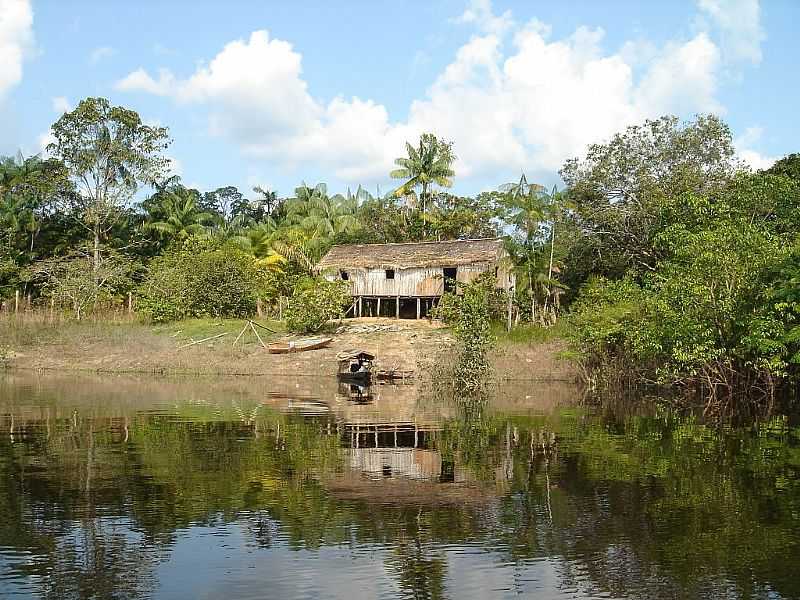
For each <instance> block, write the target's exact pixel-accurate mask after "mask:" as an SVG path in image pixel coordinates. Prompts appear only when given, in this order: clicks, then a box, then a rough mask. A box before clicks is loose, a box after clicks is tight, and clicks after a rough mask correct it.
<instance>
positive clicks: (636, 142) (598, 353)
mask: <svg viewBox="0 0 800 600" xmlns="http://www.w3.org/2000/svg"><path fill="white" fill-rule="evenodd" d="M51 132H52V136H53V142H52V143H51V144H50V145H49V146H48V147H47V150H46V152H45V153H44V154H43V155H41V156H29V157H25V156H22V155H19V154H18V155H17V156H13V157H5V158H2V159H0V300H1V301H2V309H3V313H4V315H5V316H4V317H3V318H13V315H14V314H16V313H17V312H19V311H21V310H23V311H24V310H36V309H37V308H38V309H40V310H43V311H47V310H49V311H51V312H52V311H54V310H55V311H59V312H60V313H62V314H65V315H69V318H74V319H82V318H85V317H86V316H88V315H93V316H94V317H96V318H101V317H102V315H104V314H109V312H114V311H118V312H121V311H126V310H135V311H136V313H137V317H138V318H142V319H144V320H147V321H153V322H164V321H173V320H179V319H182V318H186V317H196V316H213V317H243V316H249V315H253V314H255V313H256V311H266V312H267V313H270V314H277V312H276V311H277V310H278V304H279V302H282V299H285V298H290V299H291V298H294V299H296V302H293V303H291V304H290V305H291V306H292V307H293V308H292V310H293V311H294V313H292V310H290V311H289V313H288V314H286V315H285V317H286V318H287V320H291V322H292V323H293V324H294V328H297V329H299V330H302V329H305V328H307V327H306V326H307V325H308V323H309V322H313V321H318V320H319V318H320V315H319V314H317V315H309V314H307V313H308V312H309V311H312V310H314V309H316V310H317V311H318V312H319V310H322V311H323V312H322V314H321V317H328V316H336V315H338V314H341V311H342V310H343V308H344V306H343V304H344V302H345V294H344V293H343V291H342V290H341V288H338V287H337V286H336V285H335V284H328V283H326V282H324V281H322V280H321V279H320V278H319V276H318V274H316V273H315V271H314V265H315V264H316V262H317V261H318V260H319V259H320V258H321V257H322V256H323V255H324V253H325V252H326V251H327V250H328V249H329V248H330V247H331V246H332V245H333V244H344V243H388V242H405V241H423V240H446V239H470V238H484V237H495V236H500V237H503V238H504V239H505V243H506V246H507V249H508V252H509V255H510V257H511V260H512V262H513V268H514V271H515V273H516V280H517V286H516V289H515V290H514V291H513V297H512V298H511V301H512V305H513V324H516V325H526V326H534V327H552V326H554V325H555V324H556V323H557V322H558V325H559V328H563V331H564V332H565V333H564V335H565V336H566V337H567V338H568V339H569V343H570V351H569V354H570V357H571V358H572V359H573V360H575V361H576V362H577V363H578V364H579V365H580V367H581V370H582V373H583V375H584V378H585V379H586V381H587V382H589V383H590V384H591V385H592V386H594V387H596V388H598V389H599V388H609V389H611V388H613V389H620V388H626V387H629V386H640V385H666V386H670V387H672V388H674V389H675V390H676V391H678V392H680V393H681V394H682V395H687V396H692V395H698V394H699V395H702V396H705V397H708V398H713V399H714V400H715V401H717V402H718V403H721V404H722V405H726V404H735V403H737V402H739V401H740V400H741V399H743V398H744V399H748V401H751V400H752V399H757V401H758V402H762V403H763V402H767V403H769V402H772V401H774V400H775V399H776V398H777V397H779V396H790V395H792V394H793V393H796V391H797V382H798V379H799V378H800V369H799V368H798V367H799V365H800V155H798V154H790V155H788V156H786V157H784V158H782V159H780V160H778V161H777V162H776V163H775V164H774V165H773V166H772V167H771V168H769V169H768V170H766V171H758V172H753V171H752V170H751V169H749V168H748V167H747V166H746V165H745V164H744V163H742V162H741V161H740V160H739V159H738V158H737V156H736V153H735V149H734V145H733V141H732V134H731V131H730V129H729V127H728V126H727V125H726V124H725V123H724V122H723V121H721V120H720V119H719V118H718V117H716V116H714V115H698V116H697V117H695V118H694V119H692V120H690V121H687V122H684V121H681V120H680V119H678V118H677V117H674V116H664V117H661V118H659V119H655V120H648V121H645V122H644V123H642V124H640V125H635V126H631V127H628V128H627V129H625V130H624V131H621V132H619V133H618V134H616V135H615V136H613V137H612V138H611V139H610V140H607V141H606V142H604V143H598V144H594V145H592V146H590V147H588V148H587V149H586V152H585V155H583V156H579V157H575V158H572V159H570V160H568V161H566V163H565V164H564V165H563V167H562V169H561V170H560V171H559V173H558V175H559V176H560V179H561V181H563V184H564V185H563V187H562V188H561V189H558V188H555V187H554V188H552V189H549V188H548V187H546V186H543V185H540V184H537V183H535V182H532V181H529V180H528V178H527V177H526V176H525V175H524V174H521V176H520V178H519V180H517V181H513V182H498V185H497V188H496V189H494V190H490V191H484V192H481V193H479V194H477V195H475V196H459V195H455V194H452V193H450V192H449V191H448V190H449V189H450V188H452V186H453V184H454V179H455V177H456V176H457V173H456V172H455V170H454V167H455V165H456V164H457V162H456V157H457V148H455V147H454V145H453V144H452V143H451V142H449V141H447V140H443V139H440V138H438V137H437V136H436V135H434V134H432V133H426V134H423V135H422V136H421V137H420V139H419V140H410V141H409V142H408V143H407V144H406V149H405V156H402V157H398V158H397V160H396V161H395V162H396V168H395V170H393V171H391V173H389V175H390V176H391V178H392V179H395V180H397V187H396V189H392V190H390V191H388V193H385V194H383V195H381V194H380V193H379V192H378V191H377V190H376V192H375V193H374V194H373V193H372V192H370V191H368V190H366V189H364V188H363V187H360V186H359V187H358V188H356V189H355V190H352V189H347V190H343V191H340V192H337V193H332V192H331V191H329V190H328V188H327V186H326V185H325V184H324V183H305V182H303V183H300V184H299V185H298V187H296V188H295V189H294V190H292V191H291V192H289V193H286V194H279V193H278V191H276V190H268V189H263V188H261V187H256V188H254V189H252V190H245V191H242V190H239V189H237V188H236V187H235V186H224V187H220V188H217V189H214V190H196V189H191V188H188V187H186V186H185V185H183V183H182V182H181V180H180V178H179V177H178V176H176V175H174V174H173V173H172V171H171V164H170V160H169V159H168V158H167V156H166V151H167V149H168V148H169V145H170V143H171V138H170V134H169V131H168V130H167V128H164V127H156V126H150V125H147V124H145V123H144V122H143V121H142V119H141V118H140V116H139V115H138V114H137V113H136V112H135V111H133V110H130V109H128V108H125V107H120V106H113V105H112V104H111V103H110V102H109V101H108V100H106V99H103V98H87V99H84V100H83V101H81V102H80V103H79V104H78V106H77V107H76V108H75V109H74V110H72V111H71V112H67V113H64V114H63V115H62V116H61V117H60V118H59V119H58V120H57V121H56V122H55V123H54V124H53V125H52V127H51ZM554 175H555V174H554ZM486 297H487V298H491V294H487V295H486ZM505 305H506V303H505V302H502V301H498V302H488V301H487V314H488V315H489V316H490V318H494V319H497V320H499V321H504V320H505V315H504V312H505ZM494 307H497V308H494Z"/></svg>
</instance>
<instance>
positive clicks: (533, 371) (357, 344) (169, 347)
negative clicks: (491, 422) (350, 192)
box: [8, 318, 576, 381]
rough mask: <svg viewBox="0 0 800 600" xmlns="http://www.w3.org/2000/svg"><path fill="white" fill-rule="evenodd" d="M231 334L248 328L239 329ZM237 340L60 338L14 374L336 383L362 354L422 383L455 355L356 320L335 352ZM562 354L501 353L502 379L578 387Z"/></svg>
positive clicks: (16, 362)
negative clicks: (340, 369) (341, 357)
mask: <svg viewBox="0 0 800 600" xmlns="http://www.w3.org/2000/svg"><path fill="white" fill-rule="evenodd" d="M231 327H233V328H234V329H237V328H240V326H238V325H237V324H234V325H232V326H231ZM375 329H378V330H377V331H375ZM235 337H236V335H235V333H234V332H233V331H231V332H230V334H229V335H227V336H225V337H223V338H220V339H217V340H211V341H209V342H207V343H203V344H197V345H195V346H190V347H188V348H179V347H178V346H180V345H181V344H182V343H184V342H185V340H181V339H180V338H179V337H173V336H171V335H168V334H167V333H160V334H157V333H154V332H153V331H152V330H150V329H147V328H145V327H142V328H141V329H140V331H138V332H137V334H136V335H129V336H125V335H116V336H113V337H111V338H110V337H108V336H103V335H98V336H91V335H85V336H81V338H80V339H58V338H56V339H53V340H48V341H47V342H46V343H30V344H26V345H25V346H24V347H21V348H19V349H15V351H14V352H13V353H12V354H11V356H10V359H9V360H8V366H9V367H11V368H24V369H36V370H84V371H94V372H115V373H164V374H180V373H184V374H192V373H196V374H220V375H223V374H227V375H234V374H235V375H292V376H318V375H319V376H329V375H334V374H335V373H336V371H337V361H336V355H337V353H339V352H340V351H342V350H345V349H352V348H362V349H364V350H367V351H369V352H372V353H374V354H375V355H376V356H377V357H378V360H377V363H378V364H377V366H378V367H379V368H386V369H397V370H404V371H415V372H416V373H417V374H418V375H420V374H423V373H426V372H429V371H430V369H431V367H432V366H434V365H435V364H437V363H439V362H441V361H442V360H446V359H447V357H448V356H452V355H453V351H454V341H453V338H452V337H451V336H450V334H449V333H448V331H447V330H446V329H445V328H443V327H442V326H441V325H438V324H436V323H431V322H429V321H427V320H421V321H407V320H400V321H396V320H393V319H382V318H363V319H351V320H348V321H347V322H346V327H345V328H344V330H342V331H340V332H339V333H336V334H333V338H334V339H333V341H332V343H331V344H330V346H329V347H327V348H323V349H319V350H312V351H307V352H299V353H293V354H269V353H267V352H266V351H265V350H264V349H263V348H261V347H260V345H259V344H258V343H257V342H256V341H255V339H253V340H249V341H248V343H246V344H244V345H243V344H237V346H236V347H234V346H233V340H234V338H235ZM253 337H254V336H253ZM279 339H290V336H281V337H278V338H275V337H273V338H272V339H271V340H270V341H276V340H279ZM561 350H562V347H561V345H560V344H559V343H547V344H538V345H528V344H508V345H501V346H499V347H498V348H496V349H494V350H493V351H492V355H491V360H492V362H493V365H494V367H495V377H496V378H497V379H512V380H540V381H542V380H544V381H547V380H549V381H574V380H575V378H576V373H575V371H574V368H573V367H572V366H571V365H570V363H569V362H568V361H563V360H559V359H558V353H559V352H560V351H561Z"/></svg>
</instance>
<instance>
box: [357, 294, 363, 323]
mask: <svg viewBox="0 0 800 600" xmlns="http://www.w3.org/2000/svg"><path fill="white" fill-rule="evenodd" d="M361 305H362V302H361V296H359V297H358V316H359V318H361V308H362V306H361Z"/></svg>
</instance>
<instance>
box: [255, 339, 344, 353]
mask: <svg viewBox="0 0 800 600" xmlns="http://www.w3.org/2000/svg"><path fill="white" fill-rule="evenodd" d="M332 341H333V338H329V337H317V338H304V339H302V340H292V341H290V342H275V343H273V344H269V345H268V346H267V348H268V349H269V353H270V354H288V353H290V352H305V351H306V350H316V349H317V348H324V347H325V346H327V345H328V344H330V343H331V342H332Z"/></svg>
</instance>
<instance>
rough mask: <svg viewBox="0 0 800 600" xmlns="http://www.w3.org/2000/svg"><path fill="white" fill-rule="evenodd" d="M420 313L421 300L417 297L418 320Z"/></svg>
mask: <svg viewBox="0 0 800 600" xmlns="http://www.w3.org/2000/svg"><path fill="white" fill-rule="evenodd" d="M421 314H422V300H421V299H420V298H417V321H419V317H420V315H421Z"/></svg>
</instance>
